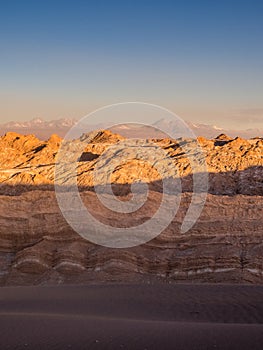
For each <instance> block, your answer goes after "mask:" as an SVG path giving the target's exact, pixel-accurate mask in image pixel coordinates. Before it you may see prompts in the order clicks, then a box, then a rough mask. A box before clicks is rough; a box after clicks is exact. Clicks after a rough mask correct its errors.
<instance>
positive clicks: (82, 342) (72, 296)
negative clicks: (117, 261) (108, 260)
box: [0, 284, 263, 350]
mask: <svg viewBox="0 0 263 350" xmlns="http://www.w3.org/2000/svg"><path fill="white" fill-rule="evenodd" d="M0 329H1V336H0V349H231V350H233V349H239V350H240V349H248V350H253V349H262V344H263V286H244V285H243V286H242V285H192V284H188V285H186V284H184V285H169V284H141V285H90V286H56V287H50V286H45V287H39V286H38V287H4V288H1V289H0Z"/></svg>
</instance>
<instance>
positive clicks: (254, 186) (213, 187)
mask: <svg viewBox="0 0 263 350" xmlns="http://www.w3.org/2000/svg"><path fill="white" fill-rule="evenodd" d="M96 156H97V155H93V154H87V155H85V156H84V159H85V160H90V159H91V158H92V159H95V158H96ZM200 175H202V174H200ZM208 179H209V180H208V193H210V194H213V195H228V196H234V195H237V194H243V195H249V196H263V166H252V167H249V168H247V169H245V170H241V171H226V172H218V173H214V172H210V173H208ZM180 180H181V187H182V192H190V193H191V192H193V176H192V174H190V175H187V176H184V177H181V178H180ZM146 184H147V186H148V189H149V190H150V191H154V192H159V193H162V192H163V182H162V180H157V181H152V182H149V183H146ZM97 188H98V190H99V191H100V192H104V191H105V192H106V193H108V192H110V191H111V190H112V191H113V193H114V194H115V195H117V196H126V195H128V194H129V193H130V192H131V185H130V184H128V183H125V184H116V183H115V184H112V185H110V184H109V185H106V186H103V187H100V186H97ZM34 190H42V191H54V185H53V184H38V185H34V184H30V183H29V184H26V183H25V184H23V183H19V184H15V185H11V184H6V183H1V184H0V195H10V196H15V195H20V194H21V193H24V192H28V191H34ZM61 190H62V191H67V190H69V188H68V187H66V186H64V187H63V186H62V187H61ZM79 190H80V191H95V189H94V187H93V186H79ZM175 192H176V191H175ZM179 192H180V190H179V189H178V193H179Z"/></svg>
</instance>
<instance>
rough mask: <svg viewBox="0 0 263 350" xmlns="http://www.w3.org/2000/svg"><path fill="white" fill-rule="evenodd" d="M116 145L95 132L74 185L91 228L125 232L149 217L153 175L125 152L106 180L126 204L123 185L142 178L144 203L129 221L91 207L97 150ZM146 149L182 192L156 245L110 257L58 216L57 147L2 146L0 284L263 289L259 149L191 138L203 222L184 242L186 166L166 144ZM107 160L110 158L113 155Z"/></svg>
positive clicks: (12, 137) (153, 205) (5, 141)
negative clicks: (169, 164)
mask: <svg viewBox="0 0 263 350" xmlns="http://www.w3.org/2000/svg"><path fill="white" fill-rule="evenodd" d="M122 140H123V138H122V137H121V136H119V135H116V134H112V133H111V132H108V131H106V132H100V133H98V134H97V135H96V137H94V140H93V141H92V142H91V143H90V144H89V145H88V146H87V147H86V149H85V151H84V152H83V155H82V157H81V158H80V161H79V163H78V174H79V176H78V184H79V188H80V189H81V197H82V200H83V202H84V203H85V205H86V206H87V208H88V209H89V211H90V212H91V213H92V215H94V216H95V217H96V218H97V219H98V220H100V221H101V222H104V223H107V224H108V225H111V226H117V227H118V226H122V227H123V226H124V227H130V226H133V225H134V223H137V222H138V223H141V222H143V221H145V220H147V219H149V218H150V217H151V216H152V215H153V213H154V212H155V211H156V209H157V208H158V205H159V203H160V201H161V198H162V184H161V178H160V175H159V174H158V172H157V171H156V169H154V168H153V167H152V166H150V165H147V164H145V163H144V164H142V162H139V161H138V160H136V159H133V158H134V156H135V152H136V150H135V149H130V150H129V154H130V156H131V157H130V158H131V160H129V161H127V162H126V163H123V164H121V165H120V166H118V167H117V168H116V171H114V173H113V174H112V177H111V182H112V184H113V189H114V193H115V195H117V196H118V198H119V199H121V200H124V201H125V200H128V199H129V198H130V185H131V184H132V183H134V181H136V180H137V179H140V180H142V181H143V182H145V183H147V184H148V185H149V189H150V190H149V195H148V200H147V204H146V205H145V206H144V207H143V208H141V210H138V212H136V213H134V214H117V213H114V212H112V211H111V210H109V209H107V208H105V207H104V206H103V205H102V204H101V203H100V202H99V201H98V200H97V197H96V194H95V193H94V190H93V185H94V183H93V176H92V174H93V170H94V166H95V165H96V162H97V161H98V159H99V158H100V156H101V154H102V153H103V152H104V151H105V150H107V149H108V148H109V147H110V146H111V145H114V144H116V143H118V142H122ZM154 141H155V143H156V144H158V145H159V146H160V147H161V148H162V149H164V150H165V151H166V152H167V153H168V155H169V157H170V158H171V160H172V161H173V162H174V164H175V165H176V166H177V168H178V169H179V174H180V176H181V179H182V187H183V192H184V193H183V194H182V200H181V204H180V208H179V210H178V213H177V215H176V216H175V218H174V220H173V221H172V222H171V224H170V225H169V227H168V228H167V229H166V230H165V231H164V232H162V233H161V234H160V235H159V236H158V237H157V238H155V239H154V240H152V241H150V242H148V243H146V244H144V245H141V246H138V247H134V248H129V249H110V248H106V247H101V246H98V245H95V244H93V243H91V242H89V241H87V240H84V239H83V238H81V237H80V236H79V235H78V234H77V233H75V232H74V231H73V230H72V229H71V228H70V226H69V225H68V224H67V223H66V221H65V219H64V218H63V216H62V214H61V212H60V209H59V207H58V204H57V201H56V197H55V192H54V188H53V183H54V165H55V160H56V154H57V152H58V149H59V146H60V143H61V139H60V138H59V137H57V136H55V135H53V136H52V137H51V138H50V139H49V140H48V141H46V142H43V141H40V140H38V139H37V138H36V137H34V136H33V135H29V136H22V135H19V134H16V133H8V134H7V135H5V136H3V137H2V138H0V149H1V159H0V183H1V185H0V193H1V195H0V283H1V284H2V285H7V284H37V283H63V282H70V283H71V282H72V283H73V282H81V283H82V282H86V281H105V280H111V281H112V280H122V281H130V280H134V279H135V280H136V279H137V280H140V279H144V280H145V279H146V280H147V279H151V278H158V279H167V280H169V281H183V280H184V281H185V280H187V281H193V280H194V281H204V282H210V281H211V282H252V283H262V282H263V260H262V256H263V241H262V239H263V231H262V217H263V182H262V179H263V152H262V150H263V140H262V139H260V138H257V139H252V140H243V139H240V138H235V139H231V138H229V137H227V136H225V135H220V137H218V138H217V139H215V140H206V139H204V138H199V142H200V144H201V146H202V149H203V151H204V152H205V155H206V161H207V167H208V172H209V195H208V197H207V201H206V204H205V207H204V210H203V212H202V215H201V217H200V218H199V220H198V221H197V223H196V224H195V225H194V227H193V228H192V229H191V230H190V231H188V232H187V233H185V234H182V233H181V232H180V226H181V223H182V221H183V219H184V216H185V213H186V211H187V208H188V206H189V202H190V200H191V195H192V194H191V191H192V176H191V166H190V164H189V160H188V159H187V157H186V155H185V154H184V152H182V149H181V147H180V145H179V144H178V143H176V142H175V141H174V140H169V139H160V140H154ZM185 142H188V143H189V144H190V143H191V142H192V141H191V140H188V141H187V140H186V141H185ZM109 155H110V157H113V158H114V157H115V156H116V155H115V154H114V151H112V153H109ZM170 175H171V174H167V176H168V177H169V176H170ZM99 180H100V179H99Z"/></svg>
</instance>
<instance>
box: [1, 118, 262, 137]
mask: <svg viewBox="0 0 263 350" xmlns="http://www.w3.org/2000/svg"><path fill="white" fill-rule="evenodd" d="M77 122H78V120H77V119H71V118H61V119H57V120H51V121H46V120H44V119H41V118H35V119H32V120H30V121H25V122H13V121H12V122H8V123H5V124H0V134H1V135H3V134H5V133H6V132H9V131H13V132H17V133H21V134H34V135H36V136H37V137H38V138H40V139H43V140H46V139H48V138H49V136H50V135H51V134H58V135H59V136H61V137H63V136H64V135H65V134H66V133H67V131H68V130H69V129H70V128H71V127H72V126H74V125H75V124H76V123H77ZM186 124H187V125H188V126H189V127H190V128H191V129H192V131H193V132H194V134H195V135H196V136H204V137H206V138H215V137H216V136H218V135H219V134H226V135H229V136H231V137H236V136H240V137H242V138H247V139H249V138H253V137H262V136H263V128H262V129H248V130H234V129H223V128H220V127H217V126H213V125H206V124H197V123H192V122H186ZM108 125H109V124H108ZM108 125H107V124H97V125H93V126H91V125H89V126H87V125H86V126H84V125H80V129H81V127H83V129H84V130H85V129H86V128H88V129H91V128H92V129H103V128H105V129H106V128H107V127H108ZM159 129H161V130H167V131H169V133H170V134H176V133H177V134H178V135H180V126H179V124H178V121H177V120H167V119H161V120H159V121H157V122H155V123H154V124H153V127H149V126H142V127H141V126H136V127H135V126H134V125H131V124H125V125H117V126H116V127H113V128H111V130H112V131H114V132H116V133H119V134H121V135H123V136H125V137H163V136H164V134H163V133H162V132H160V130H159Z"/></svg>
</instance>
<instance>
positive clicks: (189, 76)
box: [0, 0, 263, 128]
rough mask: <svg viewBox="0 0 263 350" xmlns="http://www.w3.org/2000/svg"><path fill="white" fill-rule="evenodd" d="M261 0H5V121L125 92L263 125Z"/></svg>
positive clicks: (189, 115)
mask: <svg viewBox="0 0 263 350" xmlns="http://www.w3.org/2000/svg"><path fill="white" fill-rule="evenodd" d="M262 36H263V1H254V0H251V1H242V0H241V1H232V0H229V1H224V0H223V1H213V0H210V1H202V0H201V1H193V0H192V1H190V0H188V1H176V0H175V1H146V0H141V1H80V0H76V1H73V0H72V1H67V0H64V1H59V0H53V1H49V0H46V1H42V0H39V1H27V0H23V1H16V0H14V1H2V0H0V45H1V46H0V47H1V54H0V116H1V122H6V121H9V120H29V119H31V118H34V117H42V118H45V119H56V118H60V117H75V118H79V117H82V116H83V115H85V114H87V113H88V112H90V111H92V110H93V109H94V108H98V107H101V106H104V105H106V104H110V103H116V102H123V101H143V102H150V103H155V104H159V105H161V106H164V107H166V108H169V109H171V110H172V111H174V112H175V113H177V114H179V115H180V116H181V117H182V118H183V119H187V120H192V121H194V122H204V123H209V124H216V125H219V126H228V127H236V128H249V127H260V126H262V125H263V44H262V43H263V40H262Z"/></svg>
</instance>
